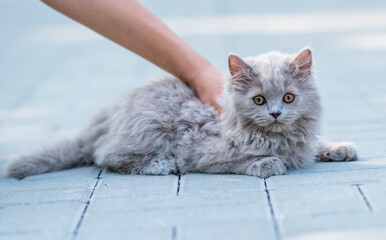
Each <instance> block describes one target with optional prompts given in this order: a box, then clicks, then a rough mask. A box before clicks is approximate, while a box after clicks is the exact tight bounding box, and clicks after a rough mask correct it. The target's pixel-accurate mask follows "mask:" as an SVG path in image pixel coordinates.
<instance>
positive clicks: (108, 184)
mask: <svg viewBox="0 0 386 240" xmlns="http://www.w3.org/2000/svg"><path fill="white" fill-rule="evenodd" d="M143 3H144V4H145V5H146V6H148V7H149V8H150V9H151V10H152V11H153V12H155V13H156V14H157V15H158V16H159V17H161V18H162V19H164V20H165V21H166V22H167V23H168V24H170V26H171V27H172V28H173V29H174V30H175V31H176V32H177V33H179V34H180V35H181V36H182V37H183V38H184V39H185V40H186V41H187V42H188V43H189V44H191V45H192V46H193V47H194V48H195V49H197V50H198V51H199V52H200V53H202V54H203V55H204V56H206V57H207V58H208V59H209V60H210V61H211V62H213V64H214V65H215V66H217V67H218V68H220V69H222V70H223V71H226V69H227V66H226V58H227V54H228V53H229V52H235V53H238V54H239V55H241V56H248V55H255V54H258V53H262V52H266V51H269V50H280V51H286V52H295V51H298V50H299V49H300V48H302V47H303V46H305V45H311V46H312V48H313V50H314V58H315V61H316V69H317V76H318V78H319V83H320V85H321V89H322V92H323V101H324V106H325V117H324V127H323V134H324V136H326V137H327V138H329V139H330V140H336V141H343V140H351V141H354V142H356V143H357V145H358V146H359V149H360V156H361V158H360V159H359V161H355V162H345V163H317V164H314V165H313V166H311V167H310V168H307V169H302V170H294V171H289V172H288V173H287V175H285V176H279V177H272V178H269V179H267V180H266V181H264V180H261V179H258V178H254V177H248V176H237V175H201V174H188V175H183V176H174V175H172V176H162V177H161V176H124V175H119V174H115V173H111V172H107V171H104V170H100V169H98V168H95V167H88V168H78V169H72V170H68V171H62V172H55V173H48V174H43V175H38V176H33V177H28V178H26V179H24V180H21V181H18V180H14V179H4V178H2V177H0V239H173V240H175V239H364V238H366V239H385V238H386V214H385V213H386V204H385V198H386V147H385V146H386V123H385V120H386V97H385V96H386V95H385V92H386V91H385V90H386V82H385V79H384V71H385V69H386V4H385V2H384V1H350V4H348V3H347V2H345V1H341V2H336V1H332V0H328V1H317V2H313V3H312V4H310V2H309V1H304V0H296V1H269V2H268V1H264V2H263V1H255V2H252V1H246V0H242V1H224V0H211V1H206V0H199V1H185V0H183V1H181V0H179V1H176V0H174V1H172V0H169V1H155V0H146V1H143ZM202 23H205V24H202ZM0 29H1V38H0V168H1V169H2V166H3V165H4V162H6V161H8V160H10V159H12V158H14V157H15V156H16V155H17V154H20V153H26V152H28V151H31V150H34V149H38V148H40V147H42V146H44V145H46V144H49V143H51V142H53V141H56V140H58V139H62V138H65V137H71V136H72V135H73V134H75V133H76V132H77V131H78V130H79V129H80V128H81V127H82V125H83V124H84V123H85V121H86V120H87V119H88V117H89V116H90V115H92V113H94V112H95V111H96V110H97V109H98V108H100V106H104V105H107V104H108V103H109V102H112V101H114V100H115V99H117V98H118V97H119V96H120V95H121V94H123V93H125V92H127V91H130V89H133V88H135V87H137V86H141V85H144V84H146V83H148V82H150V81H152V80H154V79H157V78H159V77H160V76H162V75H164V74H165V73H164V72H162V71H161V70H160V69H158V68H157V67H155V66H153V65H152V64H150V63H148V62H146V61H145V60H143V59H141V58H139V57H137V56H135V55H134V54H132V53H130V52H128V51H126V50H125V49H123V48H121V47H119V46H117V45H115V44H114V43H112V42H110V41H108V40H106V39H104V38H103V37H100V36H98V35H97V34H95V33H93V32H92V31H90V30H88V29H86V28H84V27H82V26H80V25H79V24H77V23H75V22H73V21H72V20H69V19H68V18H66V17H64V16H62V15H60V14H58V13H57V12H55V11H54V10H52V9H50V8H48V7H46V6H45V5H44V4H43V3H41V2H40V1H28V0H0Z"/></svg>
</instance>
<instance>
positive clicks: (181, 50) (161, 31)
mask: <svg viewBox="0 0 386 240" xmlns="http://www.w3.org/2000/svg"><path fill="white" fill-rule="evenodd" d="M42 1H43V2H45V3H46V4H47V5H49V6H51V7H52V8H54V9H56V10H58V11H59V12H61V13H63V14H65V15H67V16H69V17H70V18H72V19H74V20H76V21H78V22H80V23H82V24H84V25H85V26H87V27H89V28H91V29H93V30H94V31H96V32H98V33H100V34H102V35H103V36H105V37H107V38H109V39H111V40H112V41H114V42H116V43H118V44H120V45H122V46H123V47H125V48H127V49H129V50H131V51H133V52H135V53H137V54H138V55H140V56H142V57H144V58H145V59H147V60H149V61H151V62H152V63H154V64H156V65H157V66H159V67H161V68H162V69H164V70H165V71H167V72H169V73H171V74H173V75H174V76H176V77H178V78H180V79H181V80H183V81H185V82H186V83H188V84H189V85H190V86H191V87H192V88H193V89H194V90H195V91H196V92H197V94H198V96H199V97H200V99H201V101H202V102H204V103H209V104H211V105H212V106H214V107H215V108H216V110H217V111H219V112H221V111H222V109H221V107H220V106H219V105H218V103H217V102H216V97H218V96H219V95H220V94H221V91H222V78H223V73H222V72H220V71H219V70H217V69H216V68H214V67H213V66H212V65H211V64H210V63H209V61H208V60H207V59H205V58H204V57H203V56H201V55H200V54H199V53H197V52H196V51H195V50H194V49H192V48H191V47H190V46H189V45H188V44H187V43H185V42H184V41H183V40H182V39H181V38H179V37H178V36H177V35H176V34H175V33H174V32H173V31H172V30H171V29H170V28H169V27H167V26H166V25H165V24H164V23H163V22H161V20H159V19H158V18H157V17H156V16H155V15H153V14H152V13H151V12H150V11H149V10H148V9H147V8H145V7H144V6H143V5H142V4H141V3H139V2H138V1H137V0H42Z"/></svg>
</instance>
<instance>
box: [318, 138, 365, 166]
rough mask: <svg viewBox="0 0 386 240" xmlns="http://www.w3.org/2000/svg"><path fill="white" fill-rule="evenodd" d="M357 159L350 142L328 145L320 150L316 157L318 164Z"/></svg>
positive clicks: (355, 151)
mask: <svg viewBox="0 0 386 240" xmlns="http://www.w3.org/2000/svg"><path fill="white" fill-rule="evenodd" d="M357 159H358V154H357V150H356V146H355V144H354V143H351V142H341V143H328V144H327V145H326V146H324V147H323V148H322V149H321V151H320V153H319V155H318V161H319V162H328V161H352V160H357Z"/></svg>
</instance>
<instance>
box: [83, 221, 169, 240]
mask: <svg viewBox="0 0 386 240" xmlns="http://www.w3.org/2000/svg"><path fill="white" fill-rule="evenodd" d="M76 239H79V240H82V239H95V240H97V239H101V240H105V239H116V240H120V239H122V240H138V239H152V240H170V239H173V231H172V228H170V227H154V226H153V227H147V228H146V227H135V228H133V227H127V226H123V225H122V224H120V225H119V227H117V228H115V229H113V230H111V231H106V230H100V229H98V228H96V229H93V230H92V231H81V232H80V233H79V235H78V237H77V238H76Z"/></svg>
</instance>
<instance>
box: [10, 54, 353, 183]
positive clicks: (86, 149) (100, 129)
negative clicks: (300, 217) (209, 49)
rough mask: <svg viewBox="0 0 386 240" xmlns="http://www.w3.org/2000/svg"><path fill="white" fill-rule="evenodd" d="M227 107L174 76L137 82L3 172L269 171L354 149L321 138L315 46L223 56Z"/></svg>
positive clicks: (339, 157) (341, 156) (346, 156)
mask: <svg viewBox="0 0 386 240" xmlns="http://www.w3.org/2000/svg"><path fill="white" fill-rule="evenodd" d="M229 69H230V75H229V77H228V79H227V81H226V83H225V87H224V93H223V97H222V105H223V108H224V113H223V114H222V115H220V116H219V115H218V114H217V112H216V111H215V110H214V108H213V107H211V106H208V105H204V104H202V103H201V102H200V100H199V99H198V98H197V96H196V94H195V93H194V92H193V91H192V90H191V89H190V88H189V87H188V86H187V85H186V84H185V83H183V82H181V81H180V80H179V79H175V78H168V79H165V80H162V81H159V82H155V83H153V84H151V85H149V86H146V87H143V88H139V89H136V90H135V91H133V92H132V93H131V94H129V95H128V96H127V97H125V98H123V99H122V100H121V101H120V102H118V104H116V105H115V106H113V107H111V108H108V109H105V110H104V111H102V112H101V113H100V114H99V115H98V116H97V117H96V118H95V119H94V120H93V121H92V122H91V124H90V125H89V126H88V127H87V128H86V129H85V130H84V131H83V132H82V133H81V134H80V135H79V136H78V137H77V138H75V139H73V140H71V141H68V142H63V143H60V144H58V145H56V146H53V147H50V148H47V149H45V150H43V151H41V152H39V153H37V154H34V155H30V156H23V157H20V158H19V159H17V160H16V161H14V162H12V163H11V164H10V165H9V166H8V167H7V168H6V176H8V177H14V178H24V177H26V176H29V175H34V174H39V173H44V172H50V171H56V170H61V169H67V168H73V167H77V166H81V165H90V164H96V165H98V166H101V167H106V168H108V169H111V170H113V171H117V172H120V173H126V174H160V175H165V174H170V173H192V172H199V173H234V174H246V175H253V176H258V177H261V178H267V177H269V176H273V175H281V174H284V173H285V172H286V169H287V168H299V167H304V166H306V165H307V164H309V163H310V162H313V161H314V160H315V159H318V160H319V161H331V160H332V161H348V160H354V159H356V158H357V154H356V150H355V147H354V145H353V144H352V143H325V142H323V141H321V140H320V138H319V137H318V135H317V134H318V130H319V129H318V128H319V123H320V119H321V104H320V95H319V89H318V86H317V84H316V83H315V81H314V79H313V76H312V56H311V50H310V49H308V48H306V49H303V50H302V51H300V53H298V54H293V55H289V54H282V53H279V52H269V53H267V54H264V55H260V56H257V57H254V58H246V59H242V58H240V57H238V56H236V55H230V56H229Z"/></svg>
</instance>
